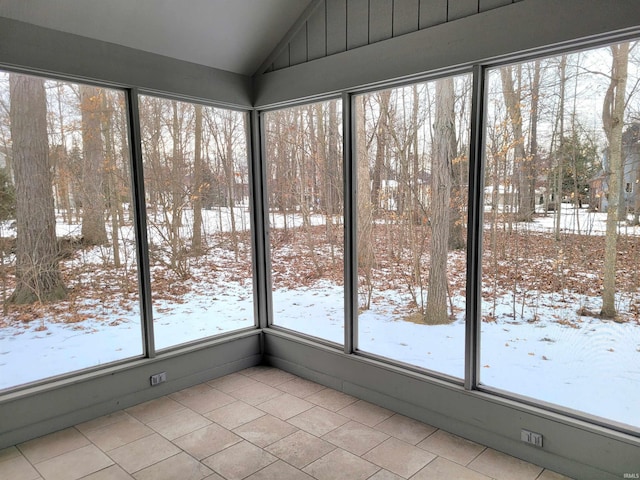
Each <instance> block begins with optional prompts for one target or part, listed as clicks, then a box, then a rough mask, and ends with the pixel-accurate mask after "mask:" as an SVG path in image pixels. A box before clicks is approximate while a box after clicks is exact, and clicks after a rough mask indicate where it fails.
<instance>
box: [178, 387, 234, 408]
mask: <svg viewBox="0 0 640 480" xmlns="http://www.w3.org/2000/svg"><path fill="white" fill-rule="evenodd" d="M169 398H171V399H172V400H175V401H176V402H180V403H181V404H182V405H184V406H185V407H189V408H190V409H192V410H194V411H196V412H198V413H208V412H210V411H211V410H215V409H216V408H220V407H224V406H225V405H228V404H230V403H233V402H234V401H235V399H234V398H233V397H231V396H229V395H227V394H226V393H224V392H221V391H220V390H216V389H215V388H213V387H211V386H209V385H207V384H206V383H203V384H200V385H196V386H194V387H190V388H187V389H185V390H180V391H179V392H176V393H172V394H171V395H169Z"/></svg>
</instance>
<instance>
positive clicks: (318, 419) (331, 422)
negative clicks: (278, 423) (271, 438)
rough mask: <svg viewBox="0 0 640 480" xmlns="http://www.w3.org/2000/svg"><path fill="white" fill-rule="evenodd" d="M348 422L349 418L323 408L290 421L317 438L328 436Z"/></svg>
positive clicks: (315, 408)
mask: <svg viewBox="0 0 640 480" xmlns="http://www.w3.org/2000/svg"><path fill="white" fill-rule="evenodd" d="M348 421H349V419H348V418H346V417H343V416H342V415H339V414H337V413H334V412H330V411H329V410H325V409H324V408H322V407H313V408H311V409H309V410H307V411H306V412H302V413H301V414H299V415H296V416H295V417H292V418H290V419H289V420H288V422H289V423H290V424H292V425H295V426H296V427H298V428H301V429H302V430H304V431H306V432H309V433H311V434H313V435H315V436H317V437H322V436H323V435H326V434H327V433H329V432H330V431H331V430H333V429H336V428H338V427H339V426H340V425H344V424H345V423H347V422H348Z"/></svg>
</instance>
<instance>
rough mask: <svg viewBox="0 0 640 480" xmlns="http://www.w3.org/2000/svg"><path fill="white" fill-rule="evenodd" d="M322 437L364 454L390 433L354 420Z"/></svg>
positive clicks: (355, 452)
mask: <svg viewBox="0 0 640 480" xmlns="http://www.w3.org/2000/svg"><path fill="white" fill-rule="evenodd" d="M322 438H323V439H324V440H326V441H328V442H331V443H333V444H334V445H336V446H338V447H340V448H342V449H344V450H346V451H348V452H351V453H353V454H354V455H364V454H365V453H367V452H368V451H369V450H371V449H372V448H374V447H377V446H378V445H380V444H381V443H382V442H384V441H385V440H386V439H387V438H389V435H387V434H386V433H383V432H379V431H378V430H375V429H373V428H371V427H367V426H366V425H363V424H361V423H359V422H354V421H353V420H352V421H350V422H348V423H345V424H344V425H341V426H339V427H338V428H336V429H335V430H332V431H331V432H329V433H327V434H326V435H325V436H324V437H322Z"/></svg>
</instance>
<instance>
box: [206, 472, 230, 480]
mask: <svg viewBox="0 0 640 480" xmlns="http://www.w3.org/2000/svg"><path fill="white" fill-rule="evenodd" d="M204 480H225V479H224V478H222V477H221V476H220V475H218V474H217V473H215V472H214V473H212V474H211V475H209V476H208V477H207V478H205V479H204Z"/></svg>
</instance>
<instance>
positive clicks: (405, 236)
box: [355, 75, 471, 378]
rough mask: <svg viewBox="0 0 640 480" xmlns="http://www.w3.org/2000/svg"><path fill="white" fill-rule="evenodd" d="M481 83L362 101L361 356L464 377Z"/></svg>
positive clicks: (447, 83) (440, 83)
mask: <svg viewBox="0 0 640 480" xmlns="http://www.w3.org/2000/svg"><path fill="white" fill-rule="evenodd" d="M470 91H471V76H470V75H464V76H459V77H455V78H454V77H449V78H443V79H440V80H436V81H432V82H427V83H421V84H415V85H411V86H407V87H401V88H395V89H392V90H384V91H380V92H375V93H370V94H366V95H362V96H358V97H356V99H355V115H356V117H355V118H356V144H357V176H358V199H357V202H358V208H357V210H358V219H357V222H358V274H359V285H358V293H359V303H360V305H359V307H360V314H359V317H358V348H359V349H360V350H363V351H367V352H371V353H375V354H378V355H381V356H384V357H388V358H390V359H393V360H397V361H400V362H403V363H407V364H410V365H414V366H418V367H423V368H427V369H430V370H434V371H438V372H441V373H445V374H448V375H452V376H456V377H460V378H461V377H462V376H463V374H464V373H463V372H464V335H465V286H466V224H467V220H466V219H467V197H468V195H467V183H468V169H469V167H468V151H469V112H470Z"/></svg>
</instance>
